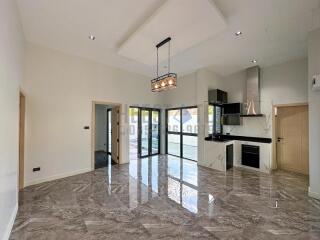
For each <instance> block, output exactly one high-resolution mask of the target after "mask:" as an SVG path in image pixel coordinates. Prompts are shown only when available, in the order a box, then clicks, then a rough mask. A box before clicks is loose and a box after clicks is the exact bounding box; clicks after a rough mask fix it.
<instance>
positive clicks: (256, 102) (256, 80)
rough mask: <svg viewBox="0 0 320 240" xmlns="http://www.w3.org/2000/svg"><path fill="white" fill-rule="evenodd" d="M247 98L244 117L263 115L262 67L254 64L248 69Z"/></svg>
mask: <svg viewBox="0 0 320 240" xmlns="http://www.w3.org/2000/svg"><path fill="white" fill-rule="evenodd" d="M245 96H246V99H244V109H243V115H241V116H242V117H261V116H263V115H262V114H261V112H260V68H259V66H254V67H251V68H248V69H247V79H246V95H245Z"/></svg>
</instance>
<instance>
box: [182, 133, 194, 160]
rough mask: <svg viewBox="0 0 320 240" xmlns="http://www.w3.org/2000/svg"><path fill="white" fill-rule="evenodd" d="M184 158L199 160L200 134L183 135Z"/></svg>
mask: <svg viewBox="0 0 320 240" xmlns="http://www.w3.org/2000/svg"><path fill="white" fill-rule="evenodd" d="M182 148H183V156H182V157H183V158H187V159H191V160H194V161H197V159H198V136H187V135H184V136H183V145H182Z"/></svg>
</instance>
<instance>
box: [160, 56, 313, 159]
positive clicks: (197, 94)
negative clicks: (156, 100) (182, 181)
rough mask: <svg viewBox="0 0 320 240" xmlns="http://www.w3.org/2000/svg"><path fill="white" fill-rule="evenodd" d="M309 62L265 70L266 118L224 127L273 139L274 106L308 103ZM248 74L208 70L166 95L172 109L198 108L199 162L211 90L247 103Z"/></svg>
mask: <svg viewBox="0 0 320 240" xmlns="http://www.w3.org/2000/svg"><path fill="white" fill-rule="evenodd" d="M307 71H308V65H307V60H306V59H300V60H294V61H290V62H286V63H283V64H280V65H275V66H271V67H267V68H262V69H261V81H260V84H261V85H260V88H261V90H260V91H261V112H262V113H263V114H265V117H262V118H243V123H242V125H241V126H224V132H231V134H234V135H245V136H256V137H270V138H271V137H272V105H273V104H288V103H301V102H307V101H308V92H307V74H308V73H307ZM245 81H246V71H245V70H244V71H241V72H238V73H236V74H233V75H230V76H227V77H221V76H219V75H217V74H215V73H213V72H212V71H209V70H207V69H200V70H199V71H197V72H196V73H194V74H190V75H187V76H184V77H183V78H180V79H179V82H178V88H177V89H175V90H173V91H169V92H168V93H166V96H165V99H166V102H165V103H166V104H167V105H168V106H188V105H189V106H190V105H195V104H196V105H197V106H198V114H199V119H198V120H199V134H198V136H199V139H198V148H199V149H198V161H199V162H200V164H201V161H202V159H203V152H204V149H203V146H204V143H203V141H204V140H203V139H204V137H205V136H206V135H207V117H206V116H207V106H208V102H207V101H208V90H210V89H215V88H219V89H221V90H224V91H227V92H228V100H229V102H244V100H245V88H246V86H245Z"/></svg>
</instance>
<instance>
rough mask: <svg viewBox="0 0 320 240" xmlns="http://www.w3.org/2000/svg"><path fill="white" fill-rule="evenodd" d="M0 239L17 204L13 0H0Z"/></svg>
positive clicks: (19, 65)
mask: <svg viewBox="0 0 320 240" xmlns="http://www.w3.org/2000/svg"><path fill="white" fill-rule="evenodd" d="M0 29H1V31H0V109H1V117H0V239H8V237H9V234H10V231H11V227H12V224H13V221H14V217H15V214H16V211H17V207H18V205H17V204H18V200H17V195H18V194H17V193H18V191H17V189H18V182H17V180H18V161H19V152H18V149H19V145H18V143H19V128H18V126H19V85H20V84H21V81H22V77H23V54H24V37H23V33H22V28H21V25H20V22H19V16H18V13H17V8H16V6H15V1H12V0H2V1H0Z"/></svg>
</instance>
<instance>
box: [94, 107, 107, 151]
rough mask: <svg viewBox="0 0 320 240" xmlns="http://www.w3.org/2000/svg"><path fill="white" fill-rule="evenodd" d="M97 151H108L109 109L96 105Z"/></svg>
mask: <svg viewBox="0 0 320 240" xmlns="http://www.w3.org/2000/svg"><path fill="white" fill-rule="evenodd" d="M95 120H96V131H95V132H96V136H95V137H96V141H95V150H96V151H107V107H106V106H105V105H99V104H98V105H96V117H95Z"/></svg>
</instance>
